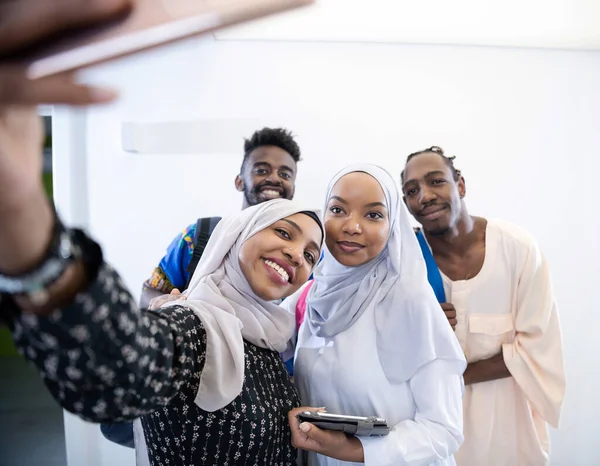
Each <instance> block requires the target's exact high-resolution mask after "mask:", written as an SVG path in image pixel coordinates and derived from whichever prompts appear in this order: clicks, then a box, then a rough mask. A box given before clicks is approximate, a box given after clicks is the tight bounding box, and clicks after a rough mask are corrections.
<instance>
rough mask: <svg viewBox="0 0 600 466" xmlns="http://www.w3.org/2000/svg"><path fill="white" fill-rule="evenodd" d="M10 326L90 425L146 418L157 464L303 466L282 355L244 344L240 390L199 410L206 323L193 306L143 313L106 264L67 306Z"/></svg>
mask: <svg viewBox="0 0 600 466" xmlns="http://www.w3.org/2000/svg"><path fill="white" fill-rule="evenodd" d="M12 328H13V335H14V339H15V343H16V344H17V346H18V348H19V350H20V351H21V352H22V354H23V355H24V356H25V357H26V358H28V359H29V360H31V361H32V362H33V363H34V364H35V365H36V366H37V367H38V369H39V370H40V372H41V374H42V377H43V379H44V381H45V383H46V385H47V387H48V388H49V390H50V392H51V393H52V395H53V396H54V397H55V398H56V399H57V400H58V401H59V402H60V404H61V405H62V406H63V407H64V408H65V409H67V410H68V411H70V412H72V413H74V414H76V415H78V416H79V417H81V418H83V419H85V420H87V421H91V422H120V421H126V420H131V419H135V418H137V417H141V420H142V425H143V427H144V436H145V439H146V444H147V448H148V452H149V457H150V464H151V465H152V466H167V465H168V466H179V465H180V466H196V465H215V466H217V465H218V466H227V465H260V466H263V465H264V466H277V465H292V464H295V457H296V452H295V450H294V449H293V447H292V446H291V440H290V431H289V427H288V421H287V413H288V411H289V410H290V409H292V408H294V407H297V406H299V405H300V400H299V397H298V394H297V392H296V390H295V388H294V386H293V385H292V383H291V381H290V378H289V375H288V373H287V371H286V368H285V365H284V364H283V361H282V359H281V357H280V355H279V354H278V353H276V352H274V351H270V350H266V349H262V348H258V347H256V346H254V345H252V344H250V343H248V342H245V349H246V371H245V380H244V386H243V390H242V393H241V394H240V395H239V396H238V397H237V398H236V399H235V400H234V401H233V402H232V403H230V404H229V405H228V406H226V407H225V408H223V409H221V410H219V411H216V412H212V413H210V412H206V411H203V410H202V409H200V408H199V407H198V406H197V405H196V404H195V403H194V399H195V397H196V392H197V390H198V384H199V378H200V374H201V372H202V368H203V366H204V355H205V348H206V334H205V332H204V329H203V326H202V322H201V321H200V320H199V319H198V318H197V317H196V316H195V315H194V314H193V312H191V311H190V310H188V309H187V308H185V307H173V308H171V309H168V310H163V311H161V312H160V313H157V312H152V311H140V310H139V309H138V307H137V306H136V304H135V302H134V301H133V299H132V297H131V295H130V294H129V292H128V291H127V289H126V287H125V286H124V284H123V282H122V281H121V279H120V277H119V276H118V274H117V273H116V272H115V271H114V270H113V269H112V268H111V267H110V266H108V265H106V264H105V263H103V262H102V263H101V265H100V266H99V269H98V273H97V278H96V279H95V280H94V281H93V283H92V284H91V285H90V286H89V288H88V289H87V290H86V291H85V292H82V293H80V294H79V295H78V296H77V298H76V300H75V301H74V302H73V303H72V304H71V305H70V306H69V307H66V308H64V309H61V310H56V311H54V312H53V313H52V314H51V315H50V316H48V317H37V316H33V315H29V314H18V315H17V316H15V317H14V318H12Z"/></svg>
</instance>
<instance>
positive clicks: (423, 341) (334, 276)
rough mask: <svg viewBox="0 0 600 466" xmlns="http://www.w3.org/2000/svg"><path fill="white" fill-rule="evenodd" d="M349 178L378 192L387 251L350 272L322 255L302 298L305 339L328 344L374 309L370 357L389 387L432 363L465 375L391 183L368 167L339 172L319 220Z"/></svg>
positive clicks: (382, 173)
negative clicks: (362, 177)
mask: <svg viewBox="0 0 600 466" xmlns="http://www.w3.org/2000/svg"><path fill="white" fill-rule="evenodd" d="M353 172H363V173H366V174H368V175H370V176H372V177H373V178H375V179H376V180H377V182H378V183H379V184H380V186H381V188H382V190H383V192H384V195H385V203H386V206H387V209H388V212H389V224H390V231H389V233H388V238H387V244H386V246H385V248H384V249H383V251H382V252H381V253H380V254H379V255H378V256H377V257H376V258H374V259H372V260H371V261H369V262H367V263H366V264H362V265H360V266H358V267H348V266H344V265H342V264H340V263H339V262H337V261H336V260H335V258H334V257H333V256H332V255H331V253H330V252H329V250H327V249H325V255H324V258H323V260H322V261H321V262H320V264H319V265H318V266H317V268H316V269H315V272H314V280H315V281H314V284H313V286H312V287H311V289H310V291H309V293H308V297H307V307H306V318H305V321H306V324H307V325H308V327H309V329H310V331H311V333H312V334H314V335H317V336H320V337H325V338H327V337H333V336H335V335H337V334H338V333H341V332H343V331H344V330H346V329H348V328H349V327H350V326H351V325H352V324H354V323H355V322H356V321H357V320H358V319H360V317H361V316H362V314H363V313H364V312H365V311H366V310H367V309H369V308H371V307H375V308H376V310H375V326H376V332H377V351H378V353H379V359H380V361H381V364H382V367H383V369H384V371H385V373H386V376H387V378H388V380H390V382H392V383H401V382H404V381H406V380H408V379H410V378H411V377H412V375H413V374H414V373H415V372H416V371H417V370H418V369H419V368H420V367H421V366H422V365H424V364H426V363H428V362H430V361H433V360H435V359H439V358H442V359H451V360H455V361H456V362H457V363H458V364H460V365H463V366H464V367H466V361H465V358H464V355H463V352H462V350H461V348H460V345H459V344H458V340H457V339H456V337H455V335H454V334H453V332H452V329H451V328H450V326H449V325H448V321H447V319H446V317H445V315H444V313H443V311H442V310H441V308H440V305H439V303H438V302H437V299H436V298H435V295H434V292H433V290H432V288H431V286H430V285H429V282H428V281H427V272H426V268H425V261H424V259H423V255H422V253H421V250H420V247H419V244H418V242H417V239H416V236H415V233H414V230H413V228H412V226H411V223H410V219H409V214H408V211H407V210H406V207H405V206H404V203H403V202H402V200H401V198H400V193H399V191H398V188H397V186H396V183H395V182H394V180H393V178H392V177H391V175H390V174H389V173H388V172H387V171H386V170H384V169H383V168H381V167H378V166H376V165H371V164H356V165H351V166H349V167H346V168H344V169H343V170H341V171H340V172H339V173H338V174H337V175H335V176H334V177H333V179H332V180H331V182H330V183H329V187H328V189H327V197H326V204H325V210H324V212H326V211H327V210H326V209H327V203H328V201H329V198H330V196H331V192H332V190H333V187H334V186H335V184H336V183H337V182H338V181H339V180H340V178H342V177H343V176H345V175H347V174H349V173H353ZM463 370H464V368H463Z"/></svg>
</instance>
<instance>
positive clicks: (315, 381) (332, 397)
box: [282, 285, 463, 466]
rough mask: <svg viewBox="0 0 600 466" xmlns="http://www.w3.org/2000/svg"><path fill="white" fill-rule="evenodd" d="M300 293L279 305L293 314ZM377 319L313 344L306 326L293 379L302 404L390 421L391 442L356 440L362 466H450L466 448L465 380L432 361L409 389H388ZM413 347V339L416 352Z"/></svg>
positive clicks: (308, 459)
mask: <svg viewBox="0 0 600 466" xmlns="http://www.w3.org/2000/svg"><path fill="white" fill-rule="evenodd" d="M305 286H306V285H305ZM302 290H303V288H302V289H301V290H299V291H298V292H297V293H296V294H294V295H293V296H291V297H290V298H288V299H286V300H285V301H284V302H283V304H282V305H283V306H284V307H286V308H287V309H288V310H290V311H291V312H294V310H295V307H296V303H297V302H298V299H299V297H300V294H301V293H302ZM379 311H381V309H380V310H379ZM440 312H442V311H441V310H440ZM374 313H375V311H373V310H372V309H370V310H369V309H368V310H366V311H365V312H364V314H363V315H362V316H361V317H360V318H359V319H358V320H357V321H356V322H355V323H354V325H352V326H351V327H350V328H348V329H347V330H346V331H344V332H341V333H339V334H338V335H336V336H335V337H333V338H321V337H317V336H313V335H312V334H311V332H310V330H309V328H308V326H307V325H302V326H301V327H300V331H299V334H298V338H297V342H296V352H295V364H294V379H295V382H296V385H297V387H298V389H299V391H300V396H301V398H302V402H303V404H304V405H306V406H312V407H325V408H326V409H327V411H328V412H330V413H334V414H348V415H355V416H372V415H375V416H379V417H383V418H385V419H387V421H388V425H390V426H393V429H392V432H391V433H390V434H389V435H388V436H386V437H368V438H360V440H361V442H362V445H363V448H364V454H365V463H364V464H366V465H367V466H388V465H389V466H391V465H394V466H400V465H430V464H434V465H453V464H455V462H454V459H453V458H452V455H453V454H454V452H455V451H456V450H457V449H458V447H459V445H460V443H461V442H462V440H463V437H462V406H461V405H462V400H461V396H462V391H463V384H462V374H459V373H457V372H456V364H455V363H451V362H448V361H445V360H434V361H432V362H430V363H428V364H426V365H424V366H423V367H421V368H420V369H419V371H418V372H417V373H416V374H415V375H414V376H413V377H412V378H411V379H410V380H409V381H407V382H405V383H402V384H396V385H392V384H390V383H389V382H388V380H387V378H386V376H385V374H384V372H383V369H382V367H381V364H380V362H379V359H378V353H377V347H376V340H375V335H376V333H375V332H376V329H375V324H374ZM418 339H419V336H418V335H415V342H414V344H415V345H417V344H419V343H418ZM398 357H399V358H402V357H410V356H409V355H406V356H403V355H400V354H399V355H398ZM303 454H304V461H303V462H302V464H308V465H309V466H317V465H318V466H351V465H353V464H357V463H348V462H342V461H338V460H336V459H333V458H329V457H325V456H322V455H317V454H315V453H312V452H311V453H309V454H306V453H305V452H304V453H303Z"/></svg>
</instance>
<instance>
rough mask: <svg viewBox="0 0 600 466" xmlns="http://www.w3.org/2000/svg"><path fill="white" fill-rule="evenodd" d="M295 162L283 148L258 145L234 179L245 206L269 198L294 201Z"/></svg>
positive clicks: (268, 199)
mask: <svg viewBox="0 0 600 466" xmlns="http://www.w3.org/2000/svg"><path fill="white" fill-rule="evenodd" d="M295 183H296V162H295V161H294V159H293V158H292V156H291V155H290V154H289V153H288V152H286V151H284V150H283V149H281V148H279V147H275V146H261V147H258V148H256V149H254V150H253V151H252V152H251V153H250V154H249V155H248V159H247V160H246V161H245V162H244V164H243V166H242V172H241V173H240V174H239V175H238V176H237V177H236V179H235V186H236V188H237V190H238V191H242V192H243V193H244V207H249V206H253V205H256V204H260V203H261V202H265V201H270V200H271V199H279V198H283V199H290V200H291V199H293V198H294V190H295Z"/></svg>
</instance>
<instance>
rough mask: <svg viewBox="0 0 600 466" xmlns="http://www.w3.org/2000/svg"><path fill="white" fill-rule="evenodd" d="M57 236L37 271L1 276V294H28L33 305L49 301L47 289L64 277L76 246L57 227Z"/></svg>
mask: <svg viewBox="0 0 600 466" xmlns="http://www.w3.org/2000/svg"><path fill="white" fill-rule="evenodd" d="M57 228H58V229H59V231H56V230H55V235H56V234H57V233H58V235H57V236H55V237H54V239H53V241H52V245H51V246H50V249H49V251H48V252H47V256H46V259H45V260H44V262H43V263H42V264H41V265H40V266H39V267H38V268H37V269H35V270H32V271H30V272H28V273H25V274H22V275H19V276H7V275H2V274H0V292H3V293H7V294H26V295H27V296H28V298H29V299H31V300H32V302H33V304H38V305H41V304H44V303H45V302H47V300H48V292H47V288H48V287H49V286H50V285H51V284H52V283H54V282H55V281H56V280H57V279H58V278H60V277H61V276H62V274H63V273H64V271H65V269H66V268H67V266H68V265H69V264H70V263H71V262H72V261H73V259H74V254H73V252H74V244H73V242H72V241H71V238H70V234H69V232H68V231H65V230H64V229H63V228H62V226H60V225H59V226H57Z"/></svg>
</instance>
